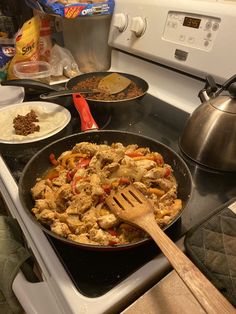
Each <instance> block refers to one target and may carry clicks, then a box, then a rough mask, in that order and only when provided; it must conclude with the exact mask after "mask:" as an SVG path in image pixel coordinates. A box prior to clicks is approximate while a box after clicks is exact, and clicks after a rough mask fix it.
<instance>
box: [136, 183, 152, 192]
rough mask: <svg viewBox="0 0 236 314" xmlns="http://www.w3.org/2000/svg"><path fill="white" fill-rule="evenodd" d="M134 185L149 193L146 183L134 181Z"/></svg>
mask: <svg viewBox="0 0 236 314" xmlns="http://www.w3.org/2000/svg"><path fill="white" fill-rule="evenodd" d="M133 185H134V186H135V187H136V189H138V190H139V191H140V192H142V193H143V194H147V193H148V187H147V186H146V185H145V184H144V183H142V182H134V183H133Z"/></svg>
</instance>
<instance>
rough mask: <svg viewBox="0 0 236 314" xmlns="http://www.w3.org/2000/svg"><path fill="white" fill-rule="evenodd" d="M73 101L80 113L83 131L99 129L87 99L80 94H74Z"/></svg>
mask: <svg viewBox="0 0 236 314" xmlns="http://www.w3.org/2000/svg"><path fill="white" fill-rule="evenodd" d="M73 101H74V105H75V108H76V110H77V111H78V113H79V115H80V120H81V131H89V130H94V129H99V127H98V125H97V123H96V122H95V120H94V119H93V116H92V114H91V111H90V109H89V105H88V103H87V101H86V100H85V99H84V98H83V97H82V96H81V95H80V94H73Z"/></svg>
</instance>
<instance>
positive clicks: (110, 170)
mask: <svg viewBox="0 0 236 314" xmlns="http://www.w3.org/2000/svg"><path fill="white" fill-rule="evenodd" d="M119 166H120V165H119V163H118V162H112V163H110V164H108V165H106V166H104V167H103V169H102V173H101V176H102V175H104V177H109V176H110V174H111V173H113V172H115V171H116V170H117V169H118V168H119Z"/></svg>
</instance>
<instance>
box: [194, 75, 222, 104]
mask: <svg viewBox="0 0 236 314" xmlns="http://www.w3.org/2000/svg"><path fill="white" fill-rule="evenodd" d="M217 89H218V87H217V85H216V82H215V81H214V79H213V77H212V76H211V75H207V76H206V83H205V86H204V88H203V89H202V90H200V92H199V93H198V97H199V98H200V100H201V102H202V103H203V102H204V101H207V100H209V99H210V98H211V97H214V96H215V93H216V91H217Z"/></svg>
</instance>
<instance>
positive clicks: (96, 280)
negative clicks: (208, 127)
mask: <svg viewBox="0 0 236 314" xmlns="http://www.w3.org/2000/svg"><path fill="white" fill-rule="evenodd" d="M68 99H69V100H68ZM68 99H67V101H66V102H64V105H65V106H66V107H67V108H68V109H69V110H70V112H71V115H72V120H71V122H70V123H69V125H68V126H67V127H66V128H65V129H64V130H62V131H61V132H60V133H58V134H57V135H55V136H53V137H51V138H49V139H47V140H44V141H41V142H36V143H34V144H30V145H29V144H25V145H22V147H21V149H19V146H17V145H3V144H1V145H0V148H1V154H2V156H3V158H4V160H5V162H6V163H7V165H8V167H9V169H10V171H11V172H12V175H13V177H14V178H15V179H16V181H18V179H19V177H20V175H21V172H22V170H23V168H24V166H25V165H26V163H27V162H28V161H29V160H30V158H31V157H32V156H33V155H34V154H35V153H36V152H37V151H38V150H39V149H41V148H42V147H44V146H45V145H46V144H48V143H49V142H51V141H53V140H56V139H58V138H60V137H64V136H67V135H69V134H73V133H77V132H79V131H80V120H79V116H78V113H77V112H76V110H75V109H74V107H73V105H72V104H71V101H70V98H68ZM90 108H91V111H92V114H93V116H94V118H95V120H96V121H97V124H98V125H99V127H100V128H104V129H113V130H126V131H130V132H135V133H139V134H143V135H145V136H149V137H151V138H154V139H155V140H158V141H160V142H162V143H164V144H166V145H168V146H169V147H171V148H172V149H174V150H175V151H176V152H177V153H179V154H180V155H181V156H182V158H183V159H184V160H185V162H186V163H187V165H188V167H189V169H190V171H191V174H192V177H193V184H194V190H193V195H192V198H191V200H190V202H189V204H188V206H187V207H186V209H185V210H184V212H183V214H182V215H181V218H180V219H179V220H178V221H177V222H176V223H175V224H173V225H172V226H171V227H170V228H169V229H168V231H167V232H168V235H169V236H170V237H171V238H172V239H173V240H178V239H179V238H180V237H181V236H182V235H184V234H185V233H186V232H187V231H188V230H189V229H190V228H191V227H192V226H193V225H194V224H196V223H198V222H199V221H201V220H202V219H203V218H204V217H205V216H206V215H208V214H209V213H210V212H211V211H214V209H215V208H216V207H218V206H219V205H221V204H223V203H225V202H226V201H228V200H229V199H231V198H232V197H234V196H235V195H236V177H235V173H226V172H218V171H215V170H211V169H208V168H206V167H203V166H200V165H198V164H196V163H195V162H194V161H191V160H189V159H188V158H187V157H185V156H184V155H182V153H181V151H180V150H179V147H178V139H179V136H180V134H181V131H182V129H183V126H184V124H185V122H186V120H187V118H188V113H186V112H184V111H182V110H180V109H178V108H176V107H174V106H171V105H169V104H166V103H163V102H161V101H160V100H158V99H156V98H154V97H152V96H151V95H148V94H147V95H145V96H144V97H143V98H142V99H139V100H135V101H130V102H124V103H117V104H111V105H109V104H103V103H90ZM193 140H194V139H193ZM47 237H48V239H49V241H50V242H51V244H52V246H53V247H54V249H55V251H56V253H57V255H58V257H59V258H60V260H61V261H62V263H63V264H64V266H65V268H66V270H67V271H68V273H69V275H70V277H71V279H72V280H73V282H74V283H75V285H76V287H77V288H78V290H79V291H80V293H81V294H83V295H86V296H88V297H91V298H93V297H98V296H101V295H103V294H104V293H106V292H107V291H108V290H109V289H111V288H112V287H114V286H115V285H117V284H118V283H119V282H120V281H122V280H123V279H124V278H126V277H127V276H129V274H131V273H132V272H134V271H135V270H137V269H138V268H140V267H141V266H142V265H144V264H145V263H147V262H148V261H149V260H151V259H152V258H153V257H154V256H155V255H157V254H158V253H159V250H158V248H157V247H156V246H155V245H154V243H153V242H152V241H150V242H149V243H146V244H145V245H142V246H138V247H135V248H132V249H129V250H121V251H116V252H114V251H111V252H107V251H99V252H98V251H89V250H84V249H81V248H75V247H73V248H72V247H71V246H68V245H65V244H64V243H62V242H60V241H58V240H56V239H54V238H51V237H50V236H47ZM164 275H165V274H163V276H164Z"/></svg>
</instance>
